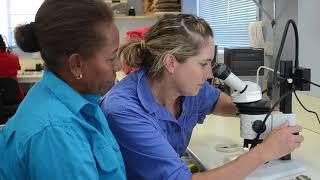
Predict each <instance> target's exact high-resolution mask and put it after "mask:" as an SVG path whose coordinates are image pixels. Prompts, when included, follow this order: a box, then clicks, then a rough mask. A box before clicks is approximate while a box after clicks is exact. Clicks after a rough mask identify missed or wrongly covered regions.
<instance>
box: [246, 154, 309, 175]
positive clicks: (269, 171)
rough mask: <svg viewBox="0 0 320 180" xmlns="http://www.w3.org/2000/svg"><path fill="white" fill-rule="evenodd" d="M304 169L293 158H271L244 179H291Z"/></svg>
mask: <svg viewBox="0 0 320 180" xmlns="http://www.w3.org/2000/svg"><path fill="white" fill-rule="evenodd" d="M305 171H306V169H305V167H304V166H303V165H302V164H301V163H299V162H298V161H296V160H294V159H292V160H273V161H270V162H269V163H267V164H264V165H263V166H261V167H259V168H258V169H256V170H255V171H254V172H252V173H251V174H250V175H249V176H248V177H246V180H257V179H261V180H274V179H292V178H294V177H296V176H297V175H299V174H302V173H303V172H305Z"/></svg>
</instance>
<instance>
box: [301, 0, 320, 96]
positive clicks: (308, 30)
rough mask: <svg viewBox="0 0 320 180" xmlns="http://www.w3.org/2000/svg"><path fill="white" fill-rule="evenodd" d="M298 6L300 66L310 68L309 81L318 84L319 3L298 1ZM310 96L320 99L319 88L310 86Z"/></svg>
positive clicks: (317, 1) (319, 81)
mask: <svg viewBox="0 0 320 180" xmlns="http://www.w3.org/2000/svg"><path fill="white" fill-rule="evenodd" d="M298 6H299V8H298V18H299V24H298V28H299V36H300V47H299V48H300V66H305V67H308V68H311V81H312V82H315V83H317V84H320V70H319V68H320V55H319V51H320V48H319V47H320V45H319V43H320V34H319V33H320V20H319V17H320V12H319V8H320V1H319V0H300V1H299V5H298ZM310 94H311V95H314V96H318V97H320V88H318V87H316V86H313V85H311V92H310Z"/></svg>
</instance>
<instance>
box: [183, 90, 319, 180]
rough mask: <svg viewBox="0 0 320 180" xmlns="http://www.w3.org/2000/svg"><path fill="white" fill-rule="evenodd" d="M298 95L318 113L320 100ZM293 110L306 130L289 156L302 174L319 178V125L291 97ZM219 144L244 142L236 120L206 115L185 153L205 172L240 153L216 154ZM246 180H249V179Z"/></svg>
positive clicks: (239, 143) (241, 143)
mask: <svg viewBox="0 0 320 180" xmlns="http://www.w3.org/2000/svg"><path fill="white" fill-rule="evenodd" d="M298 96H299V97H301V98H300V100H301V101H302V102H303V103H304V105H305V106H307V107H309V108H310V109H311V110H314V111H316V112H318V113H319V112H320V111H319V109H320V106H319V103H320V98H315V97H309V96H306V95H302V94H298ZM311 105H313V106H311ZM293 111H294V112H295V113H296V114H297V121H298V124H299V125H301V126H302V127H304V128H306V129H303V131H302V133H301V134H302V135H303V136H304V142H303V143H302V144H301V147H300V148H299V149H297V150H296V151H294V152H293V153H292V155H291V156H292V159H293V160H294V161H296V162H298V163H300V164H302V165H303V166H304V168H305V169H306V171H305V172H304V173H303V174H304V175H307V176H308V177H310V178H311V179H320V158H319V155H320V154H319V153H320V143H319V142H320V135H319V134H318V133H319V132H320V124H318V122H317V119H316V117H315V116H314V115H313V114H309V113H306V112H304V110H303V109H302V108H301V107H300V105H298V104H297V102H296V100H295V97H294V96H293ZM314 131H316V132H318V133H316V132H314ZM221 144H224V145H230V144H237V145H239V146H242V145H243V139H242V138H241V137H240V121H239V118H229V117H228V118H227V117H221V116H215V115H209V116H207V117H206V120H205V123H204V124H202V125H197V126H196V127H195V129H194V131H193V135H192V138H191V142H190V144H189V146H188V150H189V151H190V153H191V154H193V155H194V156H195V158H196V159H197V160H198V161H200V163H201V164H202V165H203V166H204V168H205V169H206V170H209V169H213V168H216V167H219V166H221V165H223V164H224V162H225V160H226V157H233V156H235V155H237V154H240V152H233V153H228V152H218V151H217V150H216V146H217V145H221ZM260 169H262V168H260ZM262 170H263V169H262ZM271 174H272V173H271ZM248 179H252V178H249V177H248ZM271 179H272V178H271ZM281 179H283V178H281Z"/></svg>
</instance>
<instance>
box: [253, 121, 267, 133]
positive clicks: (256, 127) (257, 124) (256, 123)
mask: <svg viewBox="0 0 320 180" xmlns="http://www.w3.org/2000/svg"><path fill="white" fill-rule="evenodd" d="M261 125H262V128H261V130H260V133H263V132H264V131H266V129H267V127H266V125H265V124H264V123H263V121H261V120H256V121H254V122H253V124H252V129H253V130H254V132H256V133H259V129H260V126H261Z"/></svg>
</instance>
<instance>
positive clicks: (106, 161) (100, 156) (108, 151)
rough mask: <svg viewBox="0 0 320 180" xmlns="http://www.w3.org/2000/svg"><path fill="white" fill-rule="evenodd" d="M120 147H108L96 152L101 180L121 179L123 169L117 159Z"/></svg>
mask: <svg viewBox="0 0 320 180" xmlns="http://www.w3.org/2000/svg"><path fill="white" fill-rule="evenodd" d="M118 151H119V146H112V145H106V146H105V147H104V148H102V149H99V150H97V151H94V152H93V153H94V157H95V160H96V164H97V167H98V171H99V176H100V179H101V178H102V177H104V178H107V179H109V178H110V179H114V178H117V179H120V177H121V169H120V163H119V160H118V158H117V153H118Z"/></svg>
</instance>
